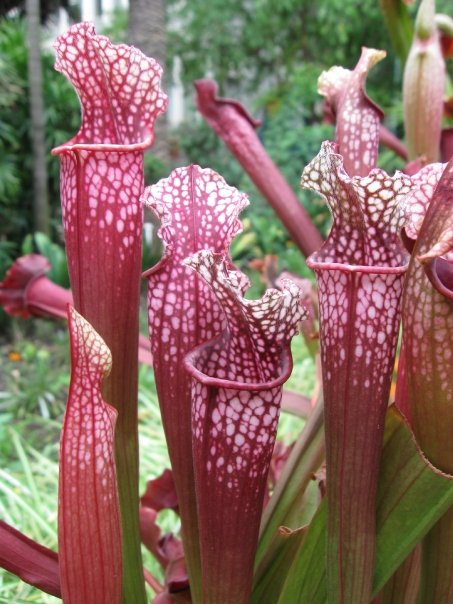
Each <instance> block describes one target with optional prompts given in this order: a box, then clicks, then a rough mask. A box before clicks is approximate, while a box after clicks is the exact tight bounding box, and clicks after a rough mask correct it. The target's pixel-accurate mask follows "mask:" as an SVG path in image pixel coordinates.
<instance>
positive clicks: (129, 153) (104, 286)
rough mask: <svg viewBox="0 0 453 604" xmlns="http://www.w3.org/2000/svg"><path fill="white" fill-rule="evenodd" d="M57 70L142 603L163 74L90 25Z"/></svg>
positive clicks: (136, 596)
mask: <svg viewBox="0 0 453 604" xmlns="http://www.w3.org/2000/svg"><path fill="white" fill-rule="evenodd" d="M55 49H56V51H57V60H56V64H55V67H56V69H57V70H59V71H61V72H62V73H63V74H64V75H66V76H67V78H68V79H69V80H70V82H71V83H72V84H73V86H74V88H75V89H76V91H77V94H78V96H79V98H80V101H81V104H82V114H83V117H82V125H81V128H80V131H79V132H78V134H77V135H76V136H75V137H74V138H73V139H71V140H70V141H68V142H67V143H66V144H64V145H61V146H60V147H57V148H56V149H54V150H53V153H54V154H57V155H60V159H61V199H62V210H63V226H64V232H65V241H66V249H67V251H68V266H69V276H70V281H71V287H72V292H73V295H74V305H75V308H76V309H77V310H78V311H79V312H80V313H81V314H82V315H83V316H84V317H85V318H86V319H87V320H88V321H89V322H90V323H91V325H93V327H94V328H95V329H96V331H97V332H98V333H99V334H100V335H101V337H102V338H103V339H104V340H105V342H106V343H107V346H108V347H109V349H110V350H111V353H112V356H113V360H114V363H113V369H112V373H111V374H110V376H109V377H108V378H107V379H106V381H105V384H104V386H103V394H104V396H105V398H106V399H107V400H108V401H109V403H110V404H112V405H113V406H114V407H115V408H116V409H118V411H119V416H118V425H117V438H116V441H115V447H116V460H117V471H118V483H119V494H120V503H121V515H122V525H123V531H122V534H123V539H124V543H123V554H124V561H123V566H124V572H125V581H124V584H123V586H124V590H125V594H124V597H125V599H126V600H127V601H134V602H137V604H138V603H139V602H144V601H145V597H146V596H145V591H144V583H143V576H142V570H141V569H142V563H141V553H140V543H139V523H138V436H137V344H138V310H139V293H140V292H139V288H140V272H141V236H142V223H143V208H142V206H141V203H140V195H141V193H142V191H143V152H144V149H145V148H146V147H148V146H149V145H150V144H151V143H152V141H153V136H154V135H153V130H152V128H153V124H154V120H155V119H156V117H157V115H158V114H159V113H162V112H163V111H164V110H165V108H166V103H167V99H166V96H165V95H164V94H163V92H162V91H161V90H160V78H161V74H162V69H161V67H160V66H159V65H158V64H157V63H156V62H155V61H154V59H149V58H147V57H145V56H144V55H143V54H142V53H141V52H140V51H139V50H137V49H136V48H133V47H128V46H125V45H123V44H119V45H112V44H111V43H110V41H109V40H108V38H106V37H104V36H98V35H96V34H95V32H94V28H93V26H92V25H91V24H88V23H80V24H77V25H74V26H73V27H71V28H70V29H69V30H68V31H67V32H66V33H65V34H63V35H62V36H60V37H59V38H58V39H57V40H56V42H55Z"/></svg>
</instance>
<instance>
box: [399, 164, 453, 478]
mask: <svg viewBox="0 0 453 604" xmlns="http://www.w3.org/2000/svg"><path fill="white" fill-rule="evenodd" d="M431 191H432V193H431V199H432V201H431V203H430V204H429V207H428V209H427V211H426V218H425V220H424V221H423V224H422V226H421V228H420V233H419V237H418V239H417V242H416V244H415V247H414V252H413V255H412V259H411V263H410V266H409V271H408V275H407V285H406V289H405V295H404V310H403V334H404V342H405V347H406V362H407V371H406V373H407V380H408V390H409V400H410V401H411V409H412V416H413V429H414V432H415V435H416V436H417V439H418V441H419V443H420V446H421V448H422V449H423V451H424V453H425V454H426V455H427V457H428V458H429V460H430V461H431V462H432V463H433V464H434V465H435V466H437V467H439V468H440V469H441V470H443V471H445V472H448V473H453V443H452V439H451V425H452V422H453V376H452V371H451V364H452V351H453V309H452V299H453V268H452V262H453V257H452V255H451V252H452V250H453V212H452V191H453V161H450V163H449V164H447V166H446V168H445V170H444V172H443V174H442V176H441V178H440V180H439V183H438V185H437V187H436V188H434V187H432V189H431ZM415 209H416V210H418V206H416V208H415ZM449 252H450V254H449Z"/></svg>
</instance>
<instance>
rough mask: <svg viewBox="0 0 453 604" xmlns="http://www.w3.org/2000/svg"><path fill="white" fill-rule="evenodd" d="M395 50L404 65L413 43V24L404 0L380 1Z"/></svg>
mask: <svg viewBox="0 0 453 604" xmlns="http://www.w3.org/2000/svg"><path fill="white" fill-rule="evenodd" d="M380 5H381V10H382V13H383V15H384V20H385V24H386V25H387V29H388V32H389V34H390V39H391V41H392V46H393V50H394V51H395V54H396V55H397V56H398V58H399V59H400V61H401V63H402V64H403V65H404V63H405V62H406V58H407V55H408V53H409V49H410V46H411V42H412V34H413V31H412V22H411V19H410V17H409V12H408V10H407V7H406V6H405V4H404V3H403V2H402V0H380Z"/></svg>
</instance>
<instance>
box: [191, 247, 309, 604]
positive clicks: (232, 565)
mask: <svg viewBox="0 0 453 604" xmlns="http://www.w3.org/2000/svg"><path fill="white" fill-rule="evenodd" d="M184 264H185V265H186V266H189V267H191V268H193V269H194V270H196V271H197V272H198V274H199V275H200V276H201V277H202V278H203V280H204V281H206V283H208V285H209V286H210V287H211V288H212V291H213V292H214V294H215V296H216V298H217V300H218V303H219V305H220V307H221V308H222V309H223V311H224V313H225V317H226V326H225V329H224V331H223V332H222V334H221V335H219V336H217V337H216V338H214V339H213V340H211V341H210V342H207V343H206V342H205V343H203V344H202V345H201V346H199V347H197V348H196V349H195V350H194V351H192V352H190V353H189V355H187V357H186V359H185V366H186V367H187V369H188V371H189V372H190V374H191V376H192V426H193V449H194V463H195V479H196V483H195V484H196V491H197V504H198V513H199V518H200V544H201V560H202V571H203V601H204V602H222V604H229V603H231V604H233V603H234V604H240V603H244V604H245V603H246V602H248V601H249V598H250V592H251V587H252V578H253V561H254V557H255V551H256V545H257V539H258V531H259V524H260V519H261V510H262V506H263V498H264V494H265V489H266V483H267V475H268V471H269V465H270V460H271V456H272V451H273V447H274V442H275V436H276V431H277V423H278V417H279V411H280V402H281V396H282V384H283V382H284V381H285V380H286V379H287V378H288V377H289V374H290V372H291V367H292V363H291V355H290V350H289V343H290V340H291V338H292V336H293V335H295V334H296V333H297V325H298V322H299V321H300V320H301V319H302V317H303V313H302V310H301V308H300V306H299V297H300V292H299V289H298V288H297V287H296V286H295V285H294V284H293V283H292V282H290V281H286V282H284V283H283V284H282V288H283V291H277V290H274V289H272V290H268V291H267V292H266V294H265V295H264V296H263V298H261V299H260V300H245V299H244V298H243V293H244V290H245V289H246V288H247V287H248V285H249V283H248V279H247V278H246V277H245V275H243V274H242V273H240V272H238V271H236V270H233V269H231V267H229V264H228V261H227V262H225V258H224V256H222V255H221V254H214V253H213V252H212V251H211V250H203V251H200V252H198V253H197V254H195V255H193V256H191V257H189V258H188V259H186V260H185V261H184Z"/></svg>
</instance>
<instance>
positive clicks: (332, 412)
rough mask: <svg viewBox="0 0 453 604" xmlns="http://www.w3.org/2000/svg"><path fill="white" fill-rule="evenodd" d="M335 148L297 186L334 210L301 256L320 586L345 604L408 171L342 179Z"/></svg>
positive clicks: (367, 542) (378, 440) (365, 502)
mask: <svg viewBox="0 0 453 604" xmlns="http://www.w3.org/2000/svg"><path fill="white" fill-rule="evenodd" d="M335 149H336V146H335V145H333V144H332V143H323V145H322V148H321V151H320V153H319V154H318V156H317V157H316V158H315V159H314V160H313V161H312V162H311V163H310V164H309V165H308V166H307V167H306V168H305V170H304V171H303V173H302V186H303V187H305V188H309V189H311V190H314V191H316V192H318V193H320V194H321V195H323V196H324V197H325V198H326V201H327V203H328V205H329V207H330V209H331V211H332V214H333V219H334V222H333V226H332V229H331V232H330V235H329V237H328V239H327V241H326V243H325V244H324V246H323V247H322V248H321V250H320V251H319V252H316V253H315V254H313V255H312V256H311V257H310V258H309V259H308V261H307V264H308V266H310V267H311V268H313V270H314V271H315V273H316V277H317V281H318V288H319V299H320V329H321V334H320V335H321V358H322V370H323V387H324V401H325V429H326V443H327V454H326V456H327V493H328V547H327V552H328V561H327V576H328V591H329V594H330V596H329V597H330V598H331V600H332V601H335V602H341V603H345V604H346V603H349V602H367V601H370V599H371V581H372V573H373V560H374V547H375V495H376V486H377V484H376V483H377V476H378V468H379V457H380V450H381V444H382V431H383V425H384V415H385V411H386V408H387V403H388V398H389V391H390V382H391V376H392V369H393V361H394V355H395V347H396V342H397V337H398V327H399V317H400V296H401V293H402V287H403V277H404V272H405V271H406V269H407V263H408V255H407V253H406V252H405V250H404V248H403V246H402V244H401V243H400V241H399V237H398V233H399V228H398V224H399V220H400V218H399V205H400V204H401V203H402V202H403V200H404V198H405V196H406V195H407V194H408V193H409V192H410V190H411V179H410V177H409V176H406V175H405V174H402V173H397V174H396V175H395V176H394V177H389V176H388V175H387V174H386V173H385V172H383V171H382V170H372V171H371V172H370V173H369V175H368V176H367V177H365V178H361V177H358V176H355V177H353V178H350V177H349V176H348V175H347V174H346V172H345V170H344V168H343V161H342V157H341V156H340V155H337V154H336V153H335Z"/></svg>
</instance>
